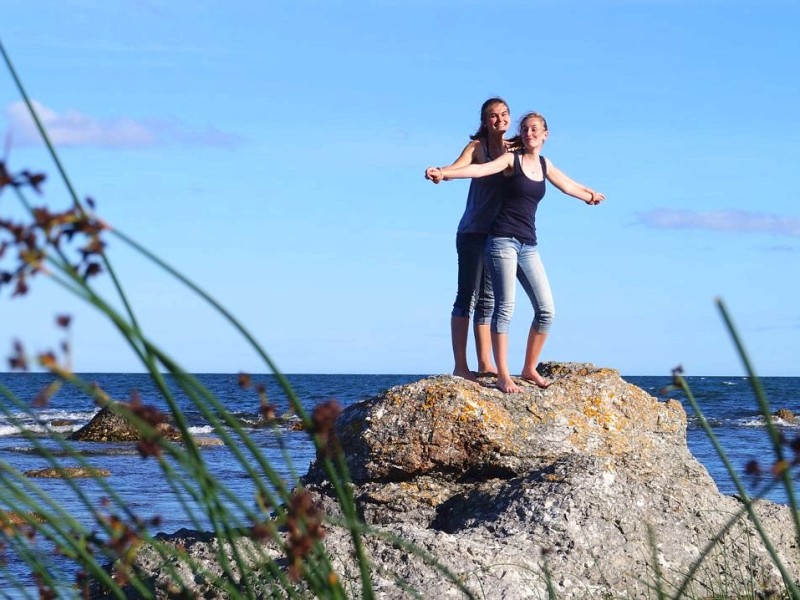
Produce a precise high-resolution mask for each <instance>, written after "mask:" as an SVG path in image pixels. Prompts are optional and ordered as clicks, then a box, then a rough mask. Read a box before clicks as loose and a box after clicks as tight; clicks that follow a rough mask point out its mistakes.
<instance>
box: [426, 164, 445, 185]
mask: <svg viewBox="0 0 800 600" xmlns="http://www.w3.org/2000/svg"><path fill="white" fill-rule="evenodd" d="M425 179H429V180H431V181H432V182H433V183H439V182H440V181H442V179H444V175H442V169H441V168H439V167H428V168H427V169H426V171H425Z"/></svg>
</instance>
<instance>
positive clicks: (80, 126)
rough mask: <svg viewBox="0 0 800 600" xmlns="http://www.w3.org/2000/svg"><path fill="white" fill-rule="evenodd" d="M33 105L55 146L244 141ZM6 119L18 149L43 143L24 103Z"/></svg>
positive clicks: (154, 122) (215, 133)
mask: <svg viewBox="0 0 800 600" xmlns="http://www.w3.org/2000/svg"><path fill="white" fill-rule="evenodd" d="M31 104H33V107H34V109H35V110H36V114H37V115H38V116H39V120H40V121H41V122H42V125H44V127H45V129H46V130H47V135H48V136H49V137H50V141H51V142H52V143H53V144H54V145H55V146H61V147H65V146H72V147H76V146H94V147H100V148H120V149H132V148H148V147H154V146H163V145H166V144H170V143H178V144H185V145H191V146H217V147H227V146H235V145H237V144H239V143H240V142H241V141H242V140H241V137H240V136H238V135H235V134H230V133H225V132H223V131H220V130H218V129H216V128H211V127H210V128H207V129H205V130H202V131H194V130H190V129H188V128H187V127H186V126H185V125H183V124H181V123H179V122H176V121H168V120H158V119H149V120H136V119H124V118H123V119H109V120H105V121H101V120H99V119H95V118H94V117H91V116H89V115H86V114H83V113H80V112H78V111H67V112H64V113H57V112H56V111H54V110H52V109H50V108H48V107H46V106H45V105H44V104H42V103H41V102H38V101H36V100H32V101H31ZM6 117H7V119H8V123H9V129H10V131H11V136H12V142H13V144H14V145H18V146H33V145H38V144H41V143H42V141H41V137H40V136H39V132H38V130H37V129H36V125H35V123H34V122H33V119H32V118H31V116H30V114H29V113H28V108H27V106H26V105H25V103H24V102H21V101H20V102H14V103H12V104H10V105H8V106H7V107H6Z"/></svg>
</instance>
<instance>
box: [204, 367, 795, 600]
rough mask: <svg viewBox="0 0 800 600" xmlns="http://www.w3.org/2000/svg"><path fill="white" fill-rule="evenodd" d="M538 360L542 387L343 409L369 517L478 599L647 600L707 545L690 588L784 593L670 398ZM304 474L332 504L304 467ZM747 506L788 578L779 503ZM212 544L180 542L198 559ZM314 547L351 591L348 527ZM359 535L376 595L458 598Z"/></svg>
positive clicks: (417, 389) (359, 501) (392, 547)
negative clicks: (544, 380)
mask: <svg viewBox="0 0 800 600" xmlns="http://www.w3.org/2000/svg"><path fill="white" fill-rule="evenodd" d="M540 371H542V372H543V374H544V375H545V376H546V377H548V378H550V379H551V380H553V381H554V383H553V384H552V385H551V386H550V387H549V388H548V389H545V390H541V389H539V388H537V387H535V386H534V385H532V384H531V385H528V386H525V387H524V389H523V392H522V393H519V394H503V393H501V392H500V391H498V390H497V389H495V388H494V387H493V385H492V383H493V382H492V380H490V379H487V380H485V381H484V382H483V385H480V386H479V385H475V384H471V383H469V382H467V381H465V380H463V379H460V378H455V377H451V376H438V377H431V378H428V379H424V380H422V381H418V382H415V383H411V384H408V385H405V386H398V387H395V388H392V389H390V390H387V391H386V392H384V393H383V394H380V395H379V396H377V397H375V398H373V399H370V400H367V401H364V402H361V403H359V404H356V405H353V406H351V407H349V408H348V409H346V410H345V411H344V413H343V414H342V415H341V416H340V418H339V420H338V421H337V424H336V431H337V435H338V437H339V440H340V442H341V445H342V447H343V449H344V451H345V454H346V458H347V464H348V467H349V469H350V472H351V475H352V478H353V487H352V489H353V494H354V496H355V500H356V505H357V509H358V511H359V513H360V514H361V515H362V517H363V518H364V520H365V521H366V523H367V524H369V525H371V526H375V527H376V528H378V529H380V530H381V531H382V532H384V533H385V534H388V535H389V536H390V538H391V536H392V535H394V536H397V538H399V539H402V540H406V541H408V542H410V543H412V544H414V545H415V546H416V547H417V548H419V549H421V550H422V551H424V552H427V553H430V554H431V555H433V556H435V557H436V558H437V559H438V560H439V561H440V563H441V564H442V565H443V566H444V567H446V568H447V569H449V570H450V571H451V572H452V573H455V574H456V575H457V576H458V578H459V579H460V580H461V581H462V582H463V583H464V584H465V585H466V586H467V587H469V588H470V589H471V590H473V591H474V593H475V595H476V597H485V598H491V599H506V600H512V599H523V598H525V599H528V598H547V597H548V589H547V581H548V579H549V581H550V584H551V585H552V587H553V589H554V590H555V593H556V595H557V597H558V598H572V599H586V598H604V599H605V598H653V597H655V592H654V590H653V586H655V585H656V581H657V579H659V578H660V580H661V586H662V588H663V589H665V590H666V591H667V592H674V591H675V589H676V587H677V586H678V585H680V583H681V582H682V580H683V577H684V575H685V574H686V573H688V572H690V571H691V570H692V568H693V564H694V562H695V561H696V559H697V558H698V557H699V556H700V555H701V553H702V552H704V551H705V549H706V547H707V546H713V548H712V549H711V550H710V551H709V553H708V556H707V558H706V559H705V561H704V562H703V566H702V567H701V568H700V569H698V570H697V571H696V572H695V574H694V578H693V580H692V583H691V586H690V593H691V594H693V597H735V596H736V595H737V594H743V595H746V596H747V597H751V596H752V594H753V590H756V591H758V592H759V593H761V592H765V593H766V592H769V591H770V590H776V589H778V590H779V589H782V583H781V579H780V576H779V573H778V571H777V569H776V568H775V566H774V565H773V563H772V561H771V560H770V559H769V557H768V555H767V553H766V551H765V550H764V547H763V544H762V543H761V540H760V539H759V537H758V535H757V534H756V533H755V530H754V528H753V526H752V524H751V523H750V522H749V521H748V520H747V519H746V518H742V515H743V513H742V512H741V508H742V506H741V503H740V502H739V501H737V500H736V499H735V498H733V497H728V496H723V495H721V494H720V493H719V492H718V490H717V488H716V485H715V484H714V482H713V480H712V479H711V477H710V476H709V475H708V473H707V472H706V470H705V469H704V468H703V466H702V465H700V464H699V463H698V462H697V461H696V460H695V459H694V457H693V456H692V455H691V453H690V452H689V450H688V448H687V446H686V415H685V412H684V410H683V408H682V407H681V405H680V403H679V402H677V401H666V402H664V401H659V400H657V399H656V398H653V397H652V396H650V395H648V394H647V393H646V392H644V391H643V390H641V389H640V388H637V387H636V386H633V385H631V384H628V383H627V382H625V381H624V380H623V379H621V378H620V377H619V375H618V373H617V372H616V371H613V370H610V369H599V368H596V367H594V366H593V365H590V364H572V363H569V364H555V363H549V364H545V365H542V366H540ZM304 483H305V485H306V487H307V489H308V490H309V491H310V492H312V494H313V495H314V496H315V498H316V499H317V500H318V502H319V503H320V504H321V505H322V506H323V508H324V509H325V511H326V512H327V513H328V514H330V515H334V516H335V515H337V514H339V509H338V505H337V504H336V502H335V501H334V500H333V499H332V497H331V495H330V484H329V483H328V482H327V481H326V480H325V477H324V475H323V472H322V470H321V469H320V468H319V466H318V465H312V467H311V468H310V470H309V472H308V474H307V476H306V478H305V481H304ZM758 510H759V514H760V518H761V520H762V522H763V524H764V526H765V527H766V528H767V529H768V530H769V531H770V534H771V536H772V540H773V543H774V545H775V547H776V549H777V551H778V552H779V554H780V555H781V558H782V560H783V561H784V562H785V564H786V565H787V566H788V568H789V570H790V572H792V573H800V562H799V561H798V556H799V555H798V549H797V544H796V541H795V539H794V536H793V531H794V529H793V525H792V521H791V516H790V514H789V511H788V509H787V508H786V507H783V506H778V505H775V504H772V503H769V502H763V503H761V504H760V505H759V509H758ZM737 515H739V518H736V516H737ZM732 519H733V521H731V520H732ZM726 526H727V529H726V530H725V531H726V532H725V533H724V535H721V532H723V529H724V528H726ZM717 536H719V539H717ZM712 540H717V541H716V543H715V544H711V541H712ZM213 543H214V542H212V541H205V540H202V539H200V540H198V541H197V542H196V543H195V544H194V546H192V548H194V549H197V550H196V552H197V554H196V555H197V556H198V557H201V556H205V555H204V554H203V553H204V552H206V553H207V552H208V548H206V547H205V546H204V545H208V544H213ZM324 543H325V546H326V548H327V549H328V551H329V553H330V554H331V556H332V557H333V560H334V565H335V567H336V569H337V572H338V573H339V575H340V577H341V579H342V580H343V581H344V582H346V584H347V587H348V589H351V590H358V589H359V588H358V584H357V578H358V569H357V566H356V565H355V564H354V563H353V560H352V558H351V556H352V542H351V540H350V539H349V534H348V532H346V531H343V530H341V529H339V528H337V527H334V526H329V527H328V528H327V535H326V537H325V538H324ZM365 545H366V548H367V551H368V552H369V554H370V556H371V559H372V561H373V564H374V566H375V568H374V569H373V577H374V585H375V588H376V591H377V595H378V597H380V598H382V599H393V598H406V597H409V596H408V595H407V594H406V592H404V591H403V589H402V587H401V586H400V585H398V583H397V581H398V579H399V580H401V581H403V582H405V583H406V584H408V585H409V586H411V587H412V588H415V589H416V590H418V591H419V593H420V594H421V596H422V597H423V598H436V597H440V596H441V597H453V598H455V597H461V595H462V594H461V592H460V591H458V590H457V588H456V587H455V586H454V585H453V584H452V583H451V582H449V581H448V580H447V578H445V577H443V576H442V575H441V574H440V573H439V572H437V571H436V569H434V568H433V567H431V566H430V564H428V563H426V561H425V560H423V559H422V558H420V557H419V556H418V555H417V554H415V552H410V551H408V550H407V549H404V548H402V547H401V546H400V545H399V544H397V543H395V542H393V541H391V539H388V540H387V538H386V537H385V536H383V537H382V536H374V535H367V536H366V537H365ZM200 548H205V550H200ZM192 552H193V555H195V554H194V552H195V550H193V551H192ZM204 566H205V567H206V568H209V569H211V570H212V571H213V570H214V568H215V567H214V566H213V564H212V563H209V562H207V561H205V562H204ZM547 573H549V576H548V575H547Z"/></svg>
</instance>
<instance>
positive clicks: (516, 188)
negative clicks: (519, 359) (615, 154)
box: [426, 113, 605, 393]
mask: <svg viewBox="0 0 800 600" xmlns="http://www.w3.org/2000/svg"><path fill="white" fill-rule="evenodd" d="M519 135H520V139H521V142H522V150H520V151H515V152H509V153H505V154H503V155H501V156H499V157H497V158H495V159H494V160H492V161H491V162H484V163H482V164H471V165H466V166H463V167H457V166H456V165H452V166H450V167H430V168H429V169H428V170H427V171H426V177H427V178H428V179H430V180H431V181H433V182H434V183H438V182H439V181H441V180H442V179H464V178H476V177H477V178H486V177H495V176H498V175H500V174H501V173H502V175H501V176H504V177H505V184H504V185H503V186H498V187H502V194H501V200H502V201H501V202H500V209H499V211H498V213H497V216H496V218H495V219H494V222H493V223H492V226H491V228H490V231H489V237H488V239H487V242H486V257H487V261H488V264H489V270H490V272H491V278H492V282H493V286H494V293H495V306H494V312H493V314H492V319H491V339H492V349H493V351H494V359H495V362H496V364H497V387H498V388H499V389H500V390H502V391H503V392H506V393H510V392H519V391H520V388H519V386H518V385H517V384H516V383H515V382H514V380H513V379H512V378H511V374H510V371H509V368H508V326H509V323H510V321H511V315H512V313H513V312H514V294H515V291H516V283H515V280H514V279H515V277H516V278H517V279H519V281H520V283H521V284H522V288H523V289H524V290H525V293H526V294H527V295H528V298H529V299H530V301H531V304H532V305H533V312H534V317H533V323H532V324H531V327H530V331H529V333H528V343H527V346H526V350H525V363H524V365H523V367H522V374H521V377H522V379H525V380H528V381H532V382H533V383H535V384H536V385H537V386H539V387H542V388H545V387H547V386H548V385H550V384H549V383H548V382H547V381H546V380H545V379H544V378H543V377H542V376H541V375H540V374H539V373H538V372H537V371H536V366H537V364H538V363H539V356H540V355H541V353H542V348H543V346H544V342H545V340H546V339H547V333H548V331H549V330H550V325H551V323H552V321H553V317H554V315H555V307H554V304H553V295H552V293H551V291H550V284H549V283H548V281H547V275H546V274H545V271H544V266H543V264H542V260H541V258H540V257H539V249H538V246H537V245H536V208H537V207H538V206H539V202H540V201H541V199H542V198H543V197H544V193H545V180H546V181H549V182H550V183H552V184H553V185H554V186H556V187H557V188H558V189H559V190H561V191H562V192H564V193H565V194H568V195H570V196H573V197H575V198H578V199H579V200H583V201H584V202H585V203H586V204H591V205H596V204H600V203H601V202H602V201H603V200H605V195H603V194H601V193H598V192H595V191H594V190H591V189H589V188H587V187H584V186H583V185H581V184H579V183H577V182H575V181H573V180H572V179H570V178H569V177H567V175H565V174H564V173H562V172H561V171H560V170H559V169H557V168H556V167H555V166H554V165H553V163H551V162H550V160H549V159H547V158H545V157H544V156H542V155H541V154H540V152H541V149H542V146H543V145H544V142H545V140H546V139H547V136H548V130H547V121H546V120H545V118H544V117H543V116H542V115H540V114H539V113H528V114H527V115H525V116H524V117H522V120H521V121H520V126H519ZM473 181H474V179H473Z"/></svg>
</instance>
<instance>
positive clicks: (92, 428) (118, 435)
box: [70, 406, 181, 442]
mask: <svg viewBox="0 0 800 600" xmlns="http://www.w3.org/2000/svg"><path fill="white" fill-rule="evenodd" d="M155 428H156V430H157V431H158V432H159V434H161V435H162V436H164V437H165V438H166V439H168V440H171V441H180V440H181V434H180V432H179V431H177V430H176V429H175V428H174V427H172V426H171V425H169V424H168V423H158V424H157V425H156V426H155ZM70 439H72V440H75V441H80V442H139V441H141V440H142V434H141V432H140V431H139V430H138V429H137V428H136V426H135V425H134V424H133V423H131V422H130V421H128V420H127V419H126V418H125V417H123V416H122V415H120V414H117V413H115V412H114V411H113V410H111V408H109V407H108V406H104V407H103V408H101V409H100V411H99V412H98V413H97V414H96V415H95V416H94V417H92V419H91V420H90V421H89V422H88V423H87V424H86V425H84V426H83V427H81V428H80V429H78V430H77V431H75V432H74V433H73V434H72V435H71V436H70Z"/></svg>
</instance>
